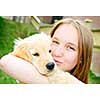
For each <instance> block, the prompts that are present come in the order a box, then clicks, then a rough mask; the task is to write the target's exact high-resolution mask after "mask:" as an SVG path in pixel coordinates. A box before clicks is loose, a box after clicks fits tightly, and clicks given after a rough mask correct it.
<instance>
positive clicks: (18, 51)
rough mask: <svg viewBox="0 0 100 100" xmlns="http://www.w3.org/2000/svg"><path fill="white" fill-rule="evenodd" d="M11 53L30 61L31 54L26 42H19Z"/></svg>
mask: <svg viewBox="0 0 100 100" xmlns="http://www.w3.org/2000/svg"><path fill="white" fill-rule="evenodd" d="M11 54H12V55H14V56H16V57H19V58H22V59H24V60H26V61H28V62H30V63H32V55H31V54H30V53H29V51H28V50H27V44H21V45H20V46H18V47H17V48H15V50H14V51H13V52H12V53H11Z"/></svg>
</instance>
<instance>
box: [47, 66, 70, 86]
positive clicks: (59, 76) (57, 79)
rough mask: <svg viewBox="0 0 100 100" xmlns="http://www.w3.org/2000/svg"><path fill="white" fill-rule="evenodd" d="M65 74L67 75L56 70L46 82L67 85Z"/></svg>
mask: <svg viewBox="0 0 100 100" xmlns="http://www.w3.org/2000/svg"><path fill="white" fill-rule="evenodd" d="M67 74H69V73H66V72H64V71H62V70H60V69H58V68H57V70H56V72H55V73H53V74H52V75H50V76H48V80H49V82H50V83H51V84H66V83H68V80H67Z"/></svg>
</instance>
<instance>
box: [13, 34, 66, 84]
mask: <svg viewBox="0 0 100 100" xmlns="http://www.w3.org/2000/svg"><path fill="white" fill-rule="evenodd" d="M50 44H51V38H50V37H49V36H47V35H46V34H45V33H40V34H36V35H32V36H29V37H27V38H24V39H19V40H16V42H15V47H14V51H13V52H12V53H11V54H12V55H14V56H17V57H19V58H22V59H24V60H26V61H28V62H29V63H31V64H33V65H34V66H35V67H36V69H37V70H38V72H39V73H40V74H42V75H45V76H47V78H48V80H49V82H50V83H57V84H59V83H67V76H66V74H65V72H63V71H61V70H60V69H59V68H58V67H57V65H56V63H55V62H54V60H53V58H52V56H51V50H50Z"/></svg>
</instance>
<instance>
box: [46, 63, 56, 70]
mask: <svg viewBox="0 0 100 100" xmlns="http://www.w3.org/2000/svg"><path fill="white" fill-rule="evenodd" d="M54 66H55V64H54V63H53V62H49V63H48V64H46V67H47V69H49V70H53V69H54Z"/></svg>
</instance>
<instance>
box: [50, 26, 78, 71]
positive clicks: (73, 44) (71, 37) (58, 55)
mask: <svg viewBox="0 0 100 100" xmlns="http://www.w3.org/2000/svg"><path fill="white" fill-rule="evenodd" d="M51 50H52V56H53V58H54V60H55V62H56V64H57V65H58V67H59V68H61V69H62V70H64V71H68V72H70V71H71V70H72V69H73V68H74V67H75V65H76V64H77V59H78V33H77V30H76V28H74V27H73V26H72V25H71V24H62V25H60V26H59V27H58V28H57V29H56V31H55V32H54V35H53V37H52V44H51Z"/></svg>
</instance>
